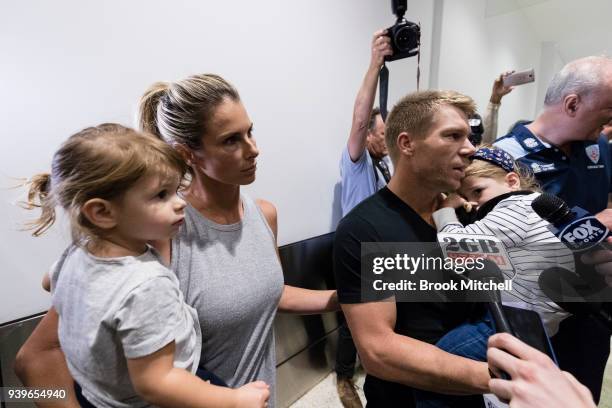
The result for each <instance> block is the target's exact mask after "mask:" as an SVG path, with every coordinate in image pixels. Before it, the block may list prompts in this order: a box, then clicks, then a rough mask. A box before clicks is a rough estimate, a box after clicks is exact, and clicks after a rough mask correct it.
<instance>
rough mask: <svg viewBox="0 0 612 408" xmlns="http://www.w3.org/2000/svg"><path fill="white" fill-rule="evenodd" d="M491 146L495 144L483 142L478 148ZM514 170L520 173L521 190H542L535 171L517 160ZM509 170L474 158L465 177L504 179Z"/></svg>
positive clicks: (490, 147)
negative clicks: (534, 173)
mask: <svg viewBox="0 0 612 408" xmlns="http://www.w3.org/2000/svg"><path fill="white" fill-rule="evenodd" d="M483 147H486V148H489V149H493V148H494V146H492V145H490V144H483V145H480V146H478V148H483ZM513 165H514V166H513V167H514V172H515V173H516V174H518V176H519V180H520V183H521V190H531V191H537V192H541V191H542V190H541V189H540V186H539V185H538V182H537V181H536V179H535V177H534V175H533V173H532V172H531V171H530V170H529V169H528V168H527V167H525V166H523V165H521V164H520V163H518V162H517V161H514V162H513ZM507 174H508V172H507V171H506V170H504V169H502V168H501V167H500V166H496V165H495V164H493V163H489V162H488V161H484V160H479V159H475V160H472V163H471V164H470V165H469V166H468V167H467V168H466V169H465V177H466V178H467V177H472V176H473V177H487V178H492V179H497V180H503V179H504V178H505V177H506V175H507Z"/></svg>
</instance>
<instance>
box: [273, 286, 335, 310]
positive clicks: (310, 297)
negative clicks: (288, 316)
mask: <svg viewBox="0 0 612 408" xmlns="http://www.w3.org/2000/svg"><path fill="white" fill-rule="evenodd" d="M339 310H340V304H339V303H338V295H337V294H336V291H335V290H312V289H303V288H296V287H295V286H289V285H285V287H284V289H283V294H282V296H281V299H280V303H279V304H278V311H279V312H284V313H296V314H318V313H326V312H336V311H339Z"/></svg>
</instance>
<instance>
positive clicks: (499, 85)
mask: <svg viewBox="0 0 612 408" xmlns="http://www.w3.org/2000/svg"><path fill="white" fill-rule="evenodd" d="M512 73H514V71H506V72H504V73H502V74H499V76H498V77H497V78H495V81H494V82H493V89H492V90H491V98H490V99H489V100H490V101H491V103H495V104H500V103H501V100H502V98H503V97H504V96H505V95H507V94H509V93H510V92H512V90H513V89H514V87H512V86H504V78H505V77H507V76H508V75H510V74H512Z"/></svg>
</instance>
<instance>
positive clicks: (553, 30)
mask: <svg viewBox="0 0 612 408" xmlns="http://www.w3.org/2000/svg"><path fill="white" fill-rule="evenodd" d="M513 12H519V13H523V14H524V15H525V17H526V18H527V20H528V21H529V22H530V24H531V26H532V27H533V30H534V32H535V33H536V35H537V36H538V37H539V38H540V40H541V41H553V42H555V43H556V44H557V47H558V51H559V55H560V57H561V58H562V59H563V60H564V62H568V61H571V60H573V59H576V58H580V57H584V56H587V55H599V54H606V55H610V56H612V0H486V16H487V17H494V16H497V15H500V14H505V13H513Z"/></svg>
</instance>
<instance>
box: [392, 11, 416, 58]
mask: <svg viewBox="0 0 612 408" xmlns="http://www.w3.org/2000/svg"><path fill="white" fill-rule="evenodd" d="M406 3H407V1H406V0H391V9H392V11H393V14H395V16H396V17H397V21H396V22H395V24H394V25H393V26H391V27H389V28H387V35H388V36H389V37H390V38H391V47H392V48H393V55H389V56H386V57H385V60H386V61H395V60H398V59H402V58H408V57H413V56H415V55H417V54H418V53H419V46H420V44H421V27H419V25H418V24H415V23H413V22H410V21H408V20H406V19H405V18H404V13H406V9H407V8H408V7H407V5H406Z"/></svg>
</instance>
